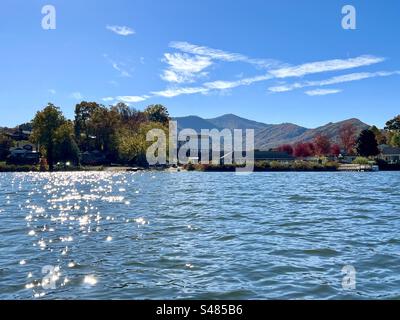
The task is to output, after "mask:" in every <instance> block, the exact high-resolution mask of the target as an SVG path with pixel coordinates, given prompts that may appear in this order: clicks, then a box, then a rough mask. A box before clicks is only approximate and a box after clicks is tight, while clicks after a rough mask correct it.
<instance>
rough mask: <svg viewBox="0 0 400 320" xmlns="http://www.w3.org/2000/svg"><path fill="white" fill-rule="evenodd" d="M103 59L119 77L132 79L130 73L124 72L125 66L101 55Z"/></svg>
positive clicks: (105, 55)
mask: <svg viewBox="0 0 400 320" xmlns="http://www.w3.org/2000/svg"><path fill="white" fill-rule="evenodd" d="M103 57H104V58H106V59H107V61H108V62H109V63H110V64H111V66H112V67H113V69H114V70H116V71H118V72H119V74H120V76H121V77H124V78H130V77H132V75H131V73H130V72H129V71H128V70H126V68H125V64H124V63H120V62H116V61H115V60H113V59H111V58H110V57H109V56H108V55H107V54H103Z"/></svg>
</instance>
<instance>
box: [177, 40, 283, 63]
mask: <svg viewBox="0 0 400 320" xmlns="http://www.w3.org/2000/svg"><path fill="white" fill-rule="evenodd" d="M169 46H170V48H174V49H177V50H180V51H182V52H185V53H190V54H194V55H200V56H205V57H209V58H211V59H213V60H221V61H227V62H246V63H250V64H255V65H259V66H263V67H269V66H272V65H276V64H277V63H278V62H277V61H276V60H273V59H252V58H249V57H247V56H245V55H243V54H240V53H232V52H227V51H223V50H220V49H212V48H208V47H205V46H199V45H195V44H191V43H188V42H184V41H173V42H171V43H170V44H169Z"/></svg>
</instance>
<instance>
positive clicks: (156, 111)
mask: <svg viewBox="0 0 400 320" xmlns="http://www.w3.org/2000/svg"><path fill="white" fill-rule="evenodd" d="M144 112H145V114H147V116H148V118H149V121H152V122H159V123H162V124H168V121H169V119H170V117H169V113H168V110H167V108H166V107H164V106H163V105H161V104H153V105H150V106H148V107H147V108H146V109H145V110H144Z"/></svg>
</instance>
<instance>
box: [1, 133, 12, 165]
mask: <svg viewBox="0 0 400 320" xmlns="http://www.w3.org/2000/svg"><path fill="white" fill-rule="evenodd" d="M13 145H14V142H13V141H12V139H11V138H9V137H7V136H6V135H5V134H0V161H4V160H6V158H7V156H8V155H9V154H10V148H11V147H12V146H13Z"/></svg>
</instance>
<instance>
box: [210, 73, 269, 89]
mask: <svg viewBox="0 0 400 320" xmlns="http://www.w3.org/2000/svg"><path fill="white" fill-rule="evenodd" d="M271 78H272V77H271V75H269V74H267V75H261V76H256V77H252V78H244V79H240V80H236V81H221V80H218V81H213V82H207V83H205V84H204V86H205V87H206V88H208V89H211V90H227V89H233V88H236V87H240V86H249V85H251V84H253V83H255V82H260V81H266V80H269V79H271Z"/></svg>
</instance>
